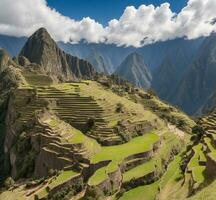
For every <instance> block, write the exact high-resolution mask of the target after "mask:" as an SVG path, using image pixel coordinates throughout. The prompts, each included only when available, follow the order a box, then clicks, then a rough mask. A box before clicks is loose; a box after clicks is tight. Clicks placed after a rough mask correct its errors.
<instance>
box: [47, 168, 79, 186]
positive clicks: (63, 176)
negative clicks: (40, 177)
mask: <svg viewBox="0 0 216 200" xmlns="http://www.w3.org/2000/svg"><path fill="white" fill-rule="evenodd" d="M77 175H78V173H77V172H74V171H72V170H68V171H62V172H61V173H60V174H59V175H58V176H57V177H56V179H54V180H53V181H52V182H51V183H50V184H49V186H48V187H49V188H50V189H53V188H55V187H56V186H58V185H60V184H62V183H64V182H66V181H67V180H69V179H71V178H72V177H74V176H77Z"/></svg>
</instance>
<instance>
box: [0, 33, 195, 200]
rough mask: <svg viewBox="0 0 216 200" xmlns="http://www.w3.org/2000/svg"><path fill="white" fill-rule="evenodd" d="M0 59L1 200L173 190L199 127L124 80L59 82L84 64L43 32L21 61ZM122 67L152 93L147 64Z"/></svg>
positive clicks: (133, 60) (139, 61)
mask: <svg viewBox="0 0 216 200" xmlns="http://www.w3.org/2000/svg"><path fill="white" fill-rule="evenodd" d="M1 55H2V56H1V57H0V63H1V69H2V70H1V71H0V89H1V94H0V95H2V89H3V90H7V91H8V92H6V93H5V96H4V97H5V98H4V99H3V101H2V102H1V105H0V187H1V188H0V191H1V193H0V199H17V198H18V199H23V200H27V199H38V200H42V199H62V200H67V199H75V198H76V199H81V198H82V199H85V200H92V199H95V200H101V199H127V198H128V195H129V196H131V195H132V196H133V199H140V197H139V196H140V195H141V196H145V198H146V199H147V200H150V199H154V198H156V197H157V196H158V195H159V194H161V192H163V191H165V192H166V191H167V190H163V187H165V186H166V183H168V182H169V180H170V179H171V177H173V171H175V169H173V168H172V167H170V166H172V165H174V166H175V167H176V168H177V167H179V168H180V164H178V163H177V164H176V157H178V156H179V159H183V158H182V157H180V156H181V155H182V154H181V152H182V151H183V150H184V149H186V147H187V144H189V143H190V140H189V138H190V137H191V134H192V129H193V128H194V126H196V123H195V122H194V121H193V120H192V119H190V118H189V117H188V116H187V115H185V114H184V113H182V112H181V111H180V110H178V109H177V108H175V107H172V106H171V105H169V104H166V103H164V102H162V101H161V100H160V99H159V98H158V97H157V96H155V95H154V94H153V93H152V92H147V91H145V90H143V89H142V88H137V87H135V86H133V85H132V84H129V83H128V82H126V81H122V80H120V79H118V78H117V77H116V76H105V75H100V74H98V75H97V79H96V80H97V81H96V80H89V76H87V77H85V76H81V77H80V78H79V81H77V80H76V81H74V80H67V79H63V78H62V79H61V81H59V82H57V81H55V80H53V76H55V75H56V74H55V73H58V74H57V75H56V76H59V75H60V73H65V72H68V73H70V72H71V73H73V70H72V69H71V68H67V71H66V70H64V68H62V65H61V64H62V63H66V64H68V65H66V64H65V66H68V67H74V68H76V67H78V66H77V65H78V64H79V62H80V61H79V60H78V58H76V59H77V60H78V61H79V62H76V63H75V64H76V65H75V64H74V65H73V66H71V65H69V64H70V62H69V61H70V59H72V58H73V57H72V56H70V55H67V54H65V53H64V52H62V51H61V50H59V49H58V48H57V46H56V44H55V43H54V42H53V40H52V39H51V37H50V36H49V34H48V33H47V31H46V30H45V29H40V30H38V31H37V32H36V33H34V34H33V35H32V36H31V37H30V38H29V39H28V41H27V43H26V44H25V46H24V47H23V50H22V51H21V53H20V55H19V56H18V57H17V58H13V60H12V59H11V58H10V57H9V56H8V54H7V53H6V52H4V51H3V50H2V53H1ZM55 56H56V57H57V58H56V57H55ZM71 57H72V58H71ZM65 58H66V59H65ZM124 63H125V64H124ZM122 65H123V66H124V67H126V68H128V70H129V71H131V72H132V73H134V74H137V73H139V74H137V76H138V78H139V76H140V74H141V75H142V76H146V77H140V78H142V79H140V80H146V83H145V84H149V82H148V81H149V79H150V78H151V75H150V73H149V71H148V69H147V67H146V65H145V63H144V59H143V57H142V56H141V55H139V54H138V53H132V54H130V55H129V56H128V57H127V58H126V59H125V62H123V64H122ZM2 66H4V68H3V67H2ZM58 66H59V67H58ZM70 70H71V71H70ZM66 75H67V74H65V75H64V76H66ZM74 75H76V74H74ZM85 78H86V79H85ZM136 78H137V77H136ZM140 80H138V81H140ZM11 83H14V84H11ZM139 84H143V82H139ZM179 170H180V169H179ZM182 174H184V173H183V172H182ZM168 175H169V176H168ZM171 175H172V176H171ZM164 180H167V181H164ZM175 180H179V179H175ZM190 180H193V179H192V178H191V179H190ZM162 186H163V187H162ZM140 187H141V193H140V192H139V193H137V192H136V190H137V189H138V190H140ZM146 187H147V188H146ZM149 190H150V191H152V192H151V195H150V196H151V197H150V196H148V195H146V194H147V191H149ZM129 199H130V198H129Z"/></svg>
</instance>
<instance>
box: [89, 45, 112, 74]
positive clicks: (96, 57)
mask: <svg viewBox="0 0 216 200" xmlns="http://www.w3.org/2000/svg"><path fill="white" fill-rule="evenodd" d="M86 60H87V61H88V62H89V63H91V64H92V66H93V67H94V69H95V70H96V71H97V72H100V73H101V72H103V73H105V74H108V73H110V67H109V63H107V62H106V61H105V59H104V58H103V56H102V55H101V54H100V53H99V52H98V51H96V50H94V49H93V50H92V51H91V52H90V54H89V55H88V56H87V58H86Z"/></svg>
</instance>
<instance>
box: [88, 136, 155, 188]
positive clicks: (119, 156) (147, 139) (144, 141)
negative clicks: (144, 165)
mask: <svg viewBox="0 0 216 200" xmlns="http://www.w3.org/2000/svg"><path fill="white" fill-rule="evenodd" d="M158 139H159V137H158V136H157V135H156V134H153V133H149V134H145V135H144V136H140V137H136V138H134V139H132V140H131V141H130V142H128V143H126V144H122V145H117V146H109V147H102V148H101V151H100V152H98V153H97V154H96V155H95V156H93V158H92V159H91V162H92V163H98V162H101V161H104V160H110V161H111V162H110V163H109V164H108V166H107V167H104V168H103V171H102V169H101V170H100V171H99V172H98V171H96V173H95V174H94V176H92V177H91V178H90V180H89V184H91V185H94V184H97V183H99V182H101V181H103V180H104V179H103V178H104V177H106V174H108V173H110V172H113V171H115V170H116V169H117V167H118V165H119V164H120V163H121V162H122V161H123V160H124V158H126V157H128V156H130V155H134V154H137V153H144V152H147V151H150V150H152V148H153V144H154V143H156V142H157V141H158ZM113 155H115V156H113ZM104 174H105V175H104Z"/></svg>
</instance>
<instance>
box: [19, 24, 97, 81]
mask: <svg viewBox="0 0 216 200" xmlns="http://www.w3.org/2000/svg"><path fill="white" fill-rule="evenodd" d="M19 56H23V57H25V58H27V59H28V60H29V61H30V62H31V63H36V64H38V65H40V68H41V70H43V71H44V72H46V73H49V74H51V75H52V76H55V77H56V78H57V79H60V80H61V79H66V80H72V79H76V78H83V77H88V78H91V77H92V76H93V74H94V70H93V67H92V66H91V64H90V63H88V62H87V61H85V60H81V59H79V58H77V57H73V56H71V55H69V54H66V53H64V52H63V51H62V50H60V49H59V48H58V46H57V44H56V43H55V41H54V40H53V39H52V38H51V36H50V35H49V33H48V32H47V31H46V29H44V28H41V29H39V30H38V31H36V32H35V33H34V34H33V35H32V36H31V37H30V38H29V39H28V41H27V42H26V44H25V45H24V47H23V48H22V50H21V52H20V54H19Z"/></svg>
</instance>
